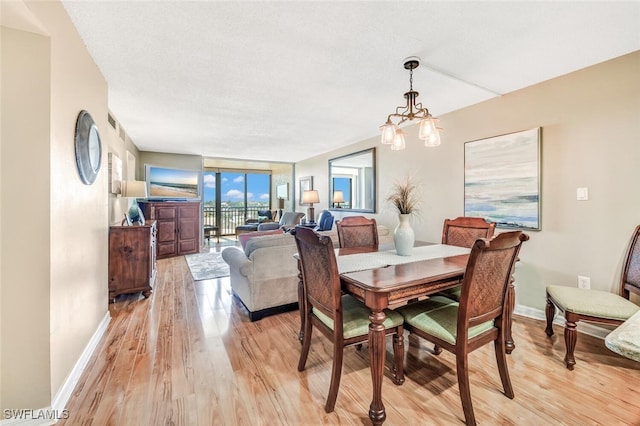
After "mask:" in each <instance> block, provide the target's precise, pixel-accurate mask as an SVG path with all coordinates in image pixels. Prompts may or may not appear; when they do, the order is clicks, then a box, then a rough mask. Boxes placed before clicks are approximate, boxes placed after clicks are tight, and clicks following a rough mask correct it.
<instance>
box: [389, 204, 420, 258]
mask: <svg viewBox="0 0 640 426" xmlns="http://www.w3.org/2000/svg"><path fill="white" fill-rule="evenodd" d="M410 217H411V215H410V214H400V215H399V218H400V223H399V224H398V226H396V229H395V230H394V231H393V241H394V243H395V245H396V252H397V253H398V254H399V255H400V256H411V254H412V253H413V243H414V242H415V239H416V238H415V235H414V233H413V228H412V227H411V222H410V221H409V218H410Z"/></svg>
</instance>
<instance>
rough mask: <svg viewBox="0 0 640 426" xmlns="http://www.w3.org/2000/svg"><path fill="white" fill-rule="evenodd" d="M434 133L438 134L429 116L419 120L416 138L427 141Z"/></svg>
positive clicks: (432, 119) (433, 120)
mask: <svg viewBox="0 0 640 426" xmlns="http://www.w3.org/2000/svg"><path fill="white" fill-rule="evenodd" d="M435 133H438V129H437V128H436V123H435V119H434V118H433V117H431V114H429V116H427V117H426V118H423V119H422V120H420V131H419V132H418V137H419V138H420V139H422V140H424V141H427V140H429V139H430V138H431V137H432V136H433V135H434V134H435Z"/></svg>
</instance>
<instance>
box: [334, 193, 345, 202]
mask: <svg viewBox="0 0 640 426" xmlns="http://www.w3.org/2000/svg"><path fill="white" fill-rule="evenodd" d="M333 202H334V203H344V194H343V193H342V191H334V192H333Z"/></svg>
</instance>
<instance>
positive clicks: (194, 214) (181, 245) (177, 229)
mask: <svg viewBox="0 0 640 426" xmlns="http://www.w3.org/2000/svg"><path fill="white" fill-rule="evenodd" d="M138 204H139V205H140V206H141V208H142V211H143V213H144V216H145V217H146V218H147V219H152V220H156V221H157V222H158V224H157V226H158V242H157V254H158V259H163V258H166V257H173V256H180V255H183V254H191V253H198V251H199V250H200V202H199V201H197V202H194V201H140V202H139V203H138Z"/></svg>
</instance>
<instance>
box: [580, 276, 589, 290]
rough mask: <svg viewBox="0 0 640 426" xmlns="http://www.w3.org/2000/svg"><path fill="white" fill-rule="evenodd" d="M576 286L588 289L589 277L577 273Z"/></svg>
mask: <svg viewBox="0 0 640 426" xmlns="http://www.w3.org/2000/svg"><path fill="white" fill-rule="evenodd" d="M578 288H584V289H586V290H589V289H590V288H591V278H589V277H583V276H582V275H578Z"/></svg>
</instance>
